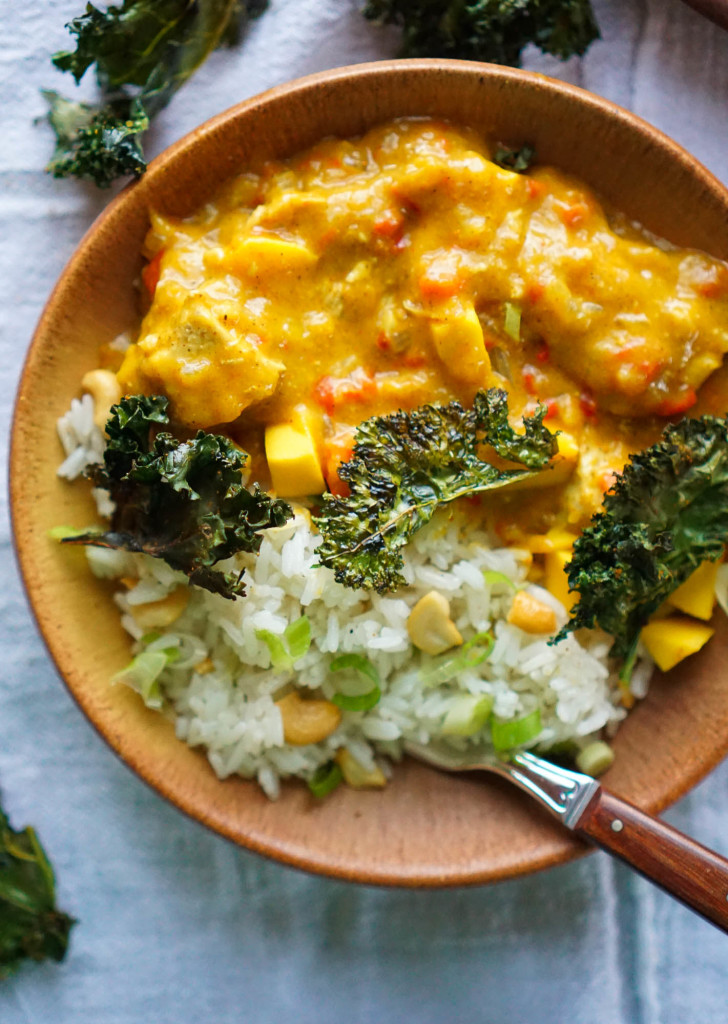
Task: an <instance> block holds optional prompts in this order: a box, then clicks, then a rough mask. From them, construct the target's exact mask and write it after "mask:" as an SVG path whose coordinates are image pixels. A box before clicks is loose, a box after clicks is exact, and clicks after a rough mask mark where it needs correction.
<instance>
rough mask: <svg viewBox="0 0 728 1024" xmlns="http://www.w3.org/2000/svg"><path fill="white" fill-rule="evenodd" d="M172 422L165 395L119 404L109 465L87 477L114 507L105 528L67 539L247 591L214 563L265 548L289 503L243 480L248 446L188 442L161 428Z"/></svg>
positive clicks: (199, 438)
mask: <svg viewBox="0 0 728 1024" xmlns="http://www.w3.org/2000/svg"><path fill="white" fill-rule="evenodd" d="M168 422H169V418H168V416H167V399H166V398H163V397H160V396H153V397H146V396H142V395H133V396H130V397H127V398H124V399H122V401H121V402H120V403H119V404H118V405H115V406H114V407H113V409H112V410H111V417H110V419H109V422H108V423H107V426H106V432H107V435H108V439H109V440H108V445H107V447H106V451H105V453H104V463H103V465H98V466H91V467H89V470H88V475H89V476H90V478H91V479H92V480H93V482H94V484H95V485H96V486H97V487H103V488H106V489H107V490H108V491H109V493H110V495H111V497H112V499H113V501H114V502H115V503H116V510H115V512H114V515H113V516H112V520H111V529H110V530H109V531H108V532H106V533H101V534H99V533H86V534H82V535H81V536H73V537H68V538H65V539H64V541H63V543H65V544H92V545H95V546H97V547H108V548H123V549H124V550H126V551H143V552H145V553H146V554H148V555H153V556H154V557H155V558H163V559H164V561H165V562H167V564H168V565H171V566H172V568H174V569H179V570H181V571H182V572H184V573H186V574H187V575H188V576H189V579H190V583H194V584H196V585H197V586H199V587H204V588H205V589H206V590H211V591H213V592H214V593H216V594H221V595H222V596H223V597H228V598H235V596H236V595H243V594H244V593H245V586H244V584H243V581H242V578H241V577H242V574H239V573H229V572H228V573H223V572H220V571H219V570H217V569H213V568H212V566H214V565H215V563H216V562H219V561H221V560H222V559H225V558H230V557H231V555H234V554H235V553H236V552H238V551H251V552H252V551H259V550H260V544H261V540H262V538H261V535H260V531H261V530H265V529H267V528H268V527H271V526H282V525H283V523H285V521H286V520H287V519H289V518H290V517H291V515H292V514H293V513H292V510H291V508H290V506H289V505H288V504H287V503H286V502H284V501H281V500H279V499H274V498H271V497H269V496H268V495H267V494H266V493H265V492H263V491H261V490H260V489H259V488H258V486H257V485H255V487H254V488H253V490H252V491H250V490H248V489H247V488H246V487H245V485H244V482H243V475H242V473H243V469H244V467H245V463H246V461H247V455H246V454H245V452H243V451H241V450H240V449H239V448H236V447H235V445H234V444H233V443H232V442H231V441H229V440H228V439H227V438H226V437H221V436H218V435H216V434H207V433H205V431H203V430H199V431H198V432H197V435H196V436H195V437H194V438H192V439H191V440H189V441H180V440H178V439H177V438H176V437H173V436H172V434H169V433H166V432H160V433H157V431H158V430H159V428H160V427H163V426H165V425H166V424H167V423H168Z"/></svg>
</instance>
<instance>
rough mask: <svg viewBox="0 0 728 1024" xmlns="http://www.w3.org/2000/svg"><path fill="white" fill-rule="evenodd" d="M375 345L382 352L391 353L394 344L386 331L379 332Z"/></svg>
mask: <svg viewBox="0 0 728 1024" xmlns="http://www.w3.org/2000/svg"><path fill="white" fill-rule="evenodd" d="M375 344H376V346H377V348H378V349H381V351H382V352H389V351H390V350H391V348H392V342H391V341H390V340H389V338H388V337H387V335H386V334H385V333H384V331H380V332H379V334H378V336H377V340H376V342H375Z"/></svg>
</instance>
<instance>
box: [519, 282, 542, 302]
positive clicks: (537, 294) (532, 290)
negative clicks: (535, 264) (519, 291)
mask: <svg viewBox="0 0 728 1024" xmlns="http://www.w3.org/2000/svg"><path fill="white" fill-rule="evenodd" d="M545 291H546V286H545V285H543V284H541V282H540V281H533V282H532V283H531V284H529V285H527V286H526V291H525V295H524V297H525V299H526V302H530V303H531V304H533V303H534V302H538V301H539V299H541V298H543V293H544V292H545Z"/></svg>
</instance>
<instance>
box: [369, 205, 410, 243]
mask: <svg viewBox="0 0 728 1024" xmlns="http://www.w3.org/2000/svg"><path fill="white" fill-rule="evenodd" d="M372 231H373V232H374V234H375V235H376V236H377V237H378V238H385V239H389V240H390V241H391V242H392V244H393V245H396V244H397V242H399V241H400V239H401V238H402V233H403V231H404V216H403V215H402V214H401V213H396V212H395V211H394V210H386V211H385V213H383V214H382V216H381V217H378V218H377V220H375V221H374V224H373V225H372Z"/></svg>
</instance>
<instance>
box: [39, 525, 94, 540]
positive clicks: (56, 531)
mask: <svg viewBox="0 0 728 1024" xmlns="http://www.w3.org/2000/svg"><path fill="white" fill-rule="evenodd" d="M95 532H98V533H101V530H98V531H95V530H94V529H93V528H90V529H89V527H86V528H85V529H83V530H76V529H75V528H74V527H73V526H52V527H51V528H50V530H49V531H48V536H49V537H50V539H51V540H70V538H71V537H84V536H86V535H87V534H89V533H95Z"/></svg>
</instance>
